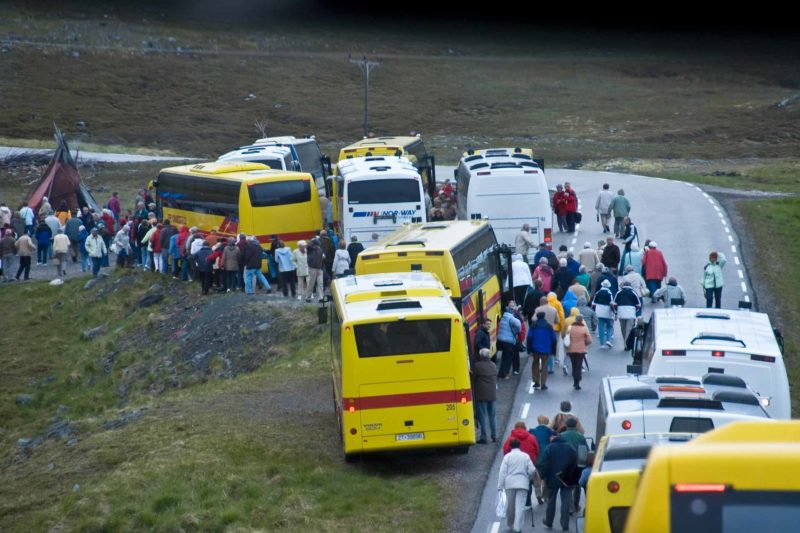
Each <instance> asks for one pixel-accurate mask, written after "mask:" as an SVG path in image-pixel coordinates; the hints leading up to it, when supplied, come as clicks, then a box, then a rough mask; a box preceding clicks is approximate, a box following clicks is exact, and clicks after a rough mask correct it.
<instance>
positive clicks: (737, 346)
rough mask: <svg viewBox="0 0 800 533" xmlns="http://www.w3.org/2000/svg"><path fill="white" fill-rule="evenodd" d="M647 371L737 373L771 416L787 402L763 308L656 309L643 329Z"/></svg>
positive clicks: (779, 357) (783, 411) (787, 410)
mask: <svg viewBox="0 0 800 533" xmlns="http://www.w3.org/2000/svg"><path fill="white" fill-rule="evenodd" d="M641 370H642V371H643V372H644V373H645V374H650V375H672V374H675V375H680V376H702V375H704V374H706V373H708V372H712V373H718V374H724V375H733V376H739V377H741V378H742V379H744V380H745V381H747V383H748V384H749V385H750V386H751V387H752V388H753V389H754V390H755V391H756V393H757V394H758V396H759V398H760V400H761V404H762V405H763V406H764V407H765V409H766V410H767V411H768V412H769V413H770V415H771V416H773V417H774V418H779V419H789V418H791V413H792V402H791V398H790V396H789V380H788V377H787V375H786V366H785V365H784V361H783V353H782V350H781V346H780V343H779V342H778V339H777V338H776V336H775V332H774V330H773V329H772V325H771V324H770V321H769V317H768V316H767V315H766V314H764V313H756V312H752V311H738V310H728V309H690V308H679V307H672V308H670V309H656V310H655V311H653V316H652V317H651V318H650V324H649V327H648V329H647V330H646V333H645V338H644V341H643V351H642V369H641Z"/></svg>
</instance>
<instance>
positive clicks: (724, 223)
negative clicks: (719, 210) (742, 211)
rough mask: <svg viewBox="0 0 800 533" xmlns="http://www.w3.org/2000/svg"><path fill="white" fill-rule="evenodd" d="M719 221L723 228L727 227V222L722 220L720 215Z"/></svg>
mask: <svg viewBox="0 0 800 533" xmlns="http://www.w3.org/2000/svg"><path fill="white" fill-rule="evenodd" d="M719 221H720V222H722V225H723V226H727V225H728V222H727V221H726V220H725V219H724V218H722V215H720V216H719Z"/></svg>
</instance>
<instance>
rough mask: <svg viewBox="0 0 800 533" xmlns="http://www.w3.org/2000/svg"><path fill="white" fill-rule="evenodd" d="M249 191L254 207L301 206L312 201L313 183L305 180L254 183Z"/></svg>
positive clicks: (249, 186) (249, 187)
mask: <svg viewBox="0 0 800 533" xmlns="http://www.w3.org/2000/svg"><path fill="white" fill-rule="evenodd" d="M247 190H248V192H249V193H250V203H251V204H252V205H253V207H267V206H272V205H286V204H299V203H303V202H308V201H309V200H310V199H311V182H309V181H305V180H290V181H273V182H269V183H253V184H250V185H248V187H247Z"/></svg>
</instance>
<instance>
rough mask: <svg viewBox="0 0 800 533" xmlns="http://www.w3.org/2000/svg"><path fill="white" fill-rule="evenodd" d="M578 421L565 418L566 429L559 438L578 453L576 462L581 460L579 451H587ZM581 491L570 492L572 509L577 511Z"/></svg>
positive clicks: (587, 447)
mask: <svg viewBox="0 0 800 533" xmlns="http://www.w3.org/2000/svg"><path fill="white" fill-rule="evenodd" d="M577 425H578V421H577V420H576V419H574V418H569V419H567V429H566V431H562V432H561V438H562V439H564V440H565V441H567V442H568V443H569V444H570V445H571V446H572V447H573V448H575V451H576V452H577V453H578V462H580V461H581V453H583V454H586V453H587V452H588V451H589V444H588V443H587V442H586V437H584V436H583V433H581V432H580V431H578V428H577ZM580 502H581V491H580V490H574V491H573V492H572V511H573V512H574V513H577V512H578V511H580V509H581V508H580Z"/></svg>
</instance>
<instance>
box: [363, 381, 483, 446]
mask: <svg viewBox="0 0 800 533" xmlns="http://www.w3.org/2000/svg"><path fill="white" fill-rule="evenodd" d="M466 392H467V393H469V391H466ZM359 393H360V398H359V404H360V407H361V408H360V411H361V427H362V435H363V437H365V438H367V439H369V437H380V436H392V439H393V440H397V441H398V443H399V442H401V441H419V440H422V441H426V440H429V439H431V438H434V435H433V434H431V432H438V431H447V433H449V434H452V431H453V430H456V431H457V430H458V423H459V421H458V402H460V401H461V396H462V393H461V392H460V391H458V390H456V389H455V383H454V380H452V379H427V380H415V381H398V382H390V383H374V384H368V385H361V387H359ZM435 440H437V439H435Z"/></svg>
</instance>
